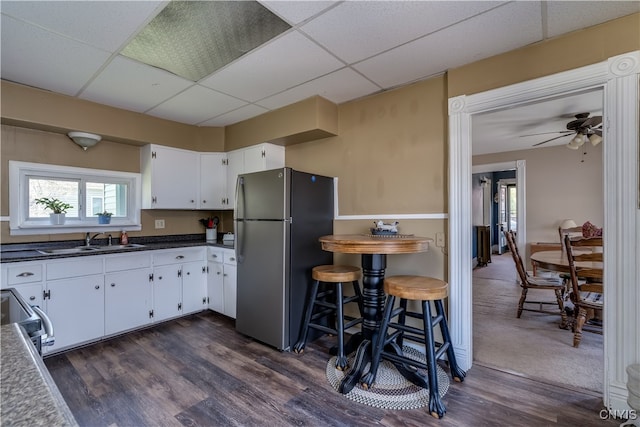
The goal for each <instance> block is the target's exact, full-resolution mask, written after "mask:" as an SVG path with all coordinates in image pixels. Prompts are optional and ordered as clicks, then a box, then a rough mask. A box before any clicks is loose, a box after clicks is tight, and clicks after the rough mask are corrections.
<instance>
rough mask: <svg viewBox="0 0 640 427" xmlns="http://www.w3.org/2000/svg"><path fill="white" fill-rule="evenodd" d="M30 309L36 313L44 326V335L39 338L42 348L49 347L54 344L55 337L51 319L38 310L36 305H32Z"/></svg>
mask: <svg viewBox="0 0 640 427" xmlns="http://www.w3.org/2000/svg"><path fill="white" fill-rule="evenodd" d="M31 308H32V309H33V311H35V312H36V314H37V315H38V316H40V319H42V323H43V324H44V334H43V335H41V336H40V338H41V340H42V346H43V347H45V346H51V345H54V344H55V343H56V337H55V336H54V335H53V323H51V319H49V316H47V314H46V313H45V312H44V311H42V310H41V309H40V307H38V306H36V305H32V306H31Z"/></svg>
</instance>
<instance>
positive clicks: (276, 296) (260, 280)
mask: <svg viewBox="0 0 640 427" xmlns="http://www.w3.org/2000/svg"><path fill="white" fill-rule="evenodd" d="M238 225H239V227H240V228H241V229H242V231H241V235H242V236H245V238H244V239H243V243H242V256H240V254H239V253H238V277H237V279H238V294H237V312H236V330H237V331H238V332H241V333H243V334H245V335H248V336H250V337H253V338H255V339H257V340H259V341H261V342H264V343H266V344H269V345H272V346H274V347H276V348H278V349H280V350H285V349H287V348H288V347H289V345H290V344H289V322H288V321H285V319H288V317H289V314H288V304H285V301H288V299H289V294H288V293H289V289H288V288H289V285H288V284H289V277H288V276H289V273H288V268H287V263H288V259H289V256H290V253H289V245H288V243H287V242H288V241H289V232H290V223H289V222H287V221H250V220H249V221H246V220H245V221H239V222H238Z"/></svg>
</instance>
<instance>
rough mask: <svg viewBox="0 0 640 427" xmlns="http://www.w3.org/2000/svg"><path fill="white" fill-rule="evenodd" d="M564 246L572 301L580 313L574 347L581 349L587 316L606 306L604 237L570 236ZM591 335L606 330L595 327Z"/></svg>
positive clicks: (574, 331) (576, 325) (576, 324)
mask: <svg viewBox="0 0 640 427" xmlns="http://www.w3.org/2000/svg"><path fill="white" fill-rule="evenodd" d="M564 243H565V244H564V246H565V249H566V251H567V260H568V262H569V276H570V280H571V300H572V301H573V304H574V305H575V313H576V318H575V321H574V324H573V346H574V347H578V346H579V345H580V341H581V340H582V328H583V327H584V324H585V322H586V321H587V312H589V311H596V312H597V311H599V310H602V308H603V306H604V288H603V286H602V277H603V271H604V270H603V266H602V261H603V253H602V237H591V238H577V239H576V238H571V237H570V236H568V235H567V236H565V238H564ZM592 326H593V325H592ZM590 331H593V332H597V333H600V334H601V333H602V328H601V327H600V328H598V327H592V328H590Z"/></svg>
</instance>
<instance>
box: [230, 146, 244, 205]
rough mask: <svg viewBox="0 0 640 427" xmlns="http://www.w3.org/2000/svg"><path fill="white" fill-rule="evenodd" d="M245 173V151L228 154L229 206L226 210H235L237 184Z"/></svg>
mask: <svg viewBox="0 0 640 427" xmlns="http://www.w3.org/2000/svg"><path fill="white" fill-rule="evenodd" d="M243 172H244V152H243V150H236V151H230V152H228V153H227V201H228V203H227V206H226V209H233V208H234V207H235V203H236V182H237V181H238V175H240V174H241V173H243Z"/></svg>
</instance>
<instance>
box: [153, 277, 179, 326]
mask: <svg viewBox="0 0 640 427" xmlns="http://www.w3.org/2000/svg"><path fill="white" fill-rule="evenodd" d="M179 271H180V265H166V266H161V267H155V268H154V269H153V321H154V322H159V321H161V320H164V319H168V318H170V317H175V316H179V315H180V314H182V279H181V278H180V277H179V276H178V272H179Z"/></svg>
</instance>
